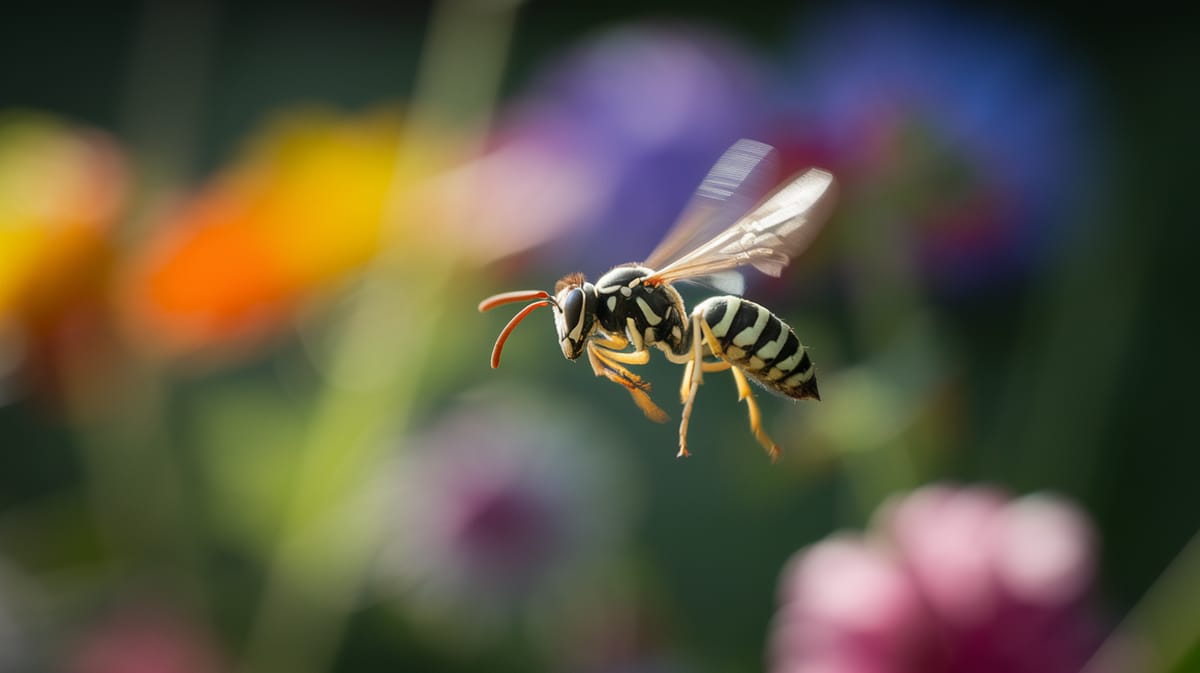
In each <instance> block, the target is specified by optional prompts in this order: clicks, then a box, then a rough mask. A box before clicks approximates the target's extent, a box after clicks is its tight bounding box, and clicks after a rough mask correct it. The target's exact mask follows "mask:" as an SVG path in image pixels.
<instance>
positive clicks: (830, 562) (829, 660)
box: [770, 486, 1101, 673]
mask: <svg viewBox="0 0 1200 673" xmlns="http://www.w3.org/2000/svg"><path fill="white" fill-rule="evenodd" d="M1093 564H1094V540H1093V532H1092V529H1091V526H1090V524H1089V523H1088V520H1087V518H1086V517H1085V516H1084V515H1083V514H1082V513H1081V512H1080V511H1079V510H1078V509H1076V508H1075V507H1074V506H1072V505H1071V504H1069V503H1067V502H1066V501H1064V500H1061V499H1059V498H1056V497H1054V496H1049V495H1032V496H1026V497H1023V498H1018V499H1016V500H1010V499H1009V498H1008V497H1007V496H1006V495H1005V494H1003V493H1002V492H999V491H996V490H991V489H986V488H952V487H946V486H935V487H928V488H924V489H921V490H919V491H916V492H914V493H912V494H909V495H907V496H903V497H900V498H897V499H895V500H894V501H892V502H890V503H889V504H887V505H886V506H884V507H883V508H882V509H881V511H880V512H879V513H878V515H877V516H876V520H875V521H874V523H873V525H872V528H871V530H870V531H869V532H868V533H866V534H863V535H858V534H852V533H841V534H838V535H835V536H834V537H832V538H830V539H827V540H825V541H823V542H820V543H818V544H816V545H814V546H812V547H810V548H808V549H806V550H804V551H802V552H800V553H799V554H797V556H796V557H795V558H794V559H793V560H792V561H791V562H790V563H789V565H788V567H787V568H786V569H785V570H784V573H783V577H782V581H781V602H782V605H781V607H780V609H779V612H778V613H777V615H776V618H775V623H774V626H773V633H772V642H771V650H770V657H771V670H772V671H773V673H817V672H820V673H908V672H913V673H918V672H919V673H1067V672H1075V671H1079V670H1081V669H1082V667H1083V665H1084V664H1085V663H1086V662H1087V660H1088V659H1089V657H1090V656H1091V655H1092V653H1093V652H1095V650H1096V648H1097V646H1098V645H1099V637H1100V635H1101V632H1100V629H1099V625H1098V623H1097V620H1096V619H1095V618H1094V616H1093V614H1092V613H1091V612H1090V611H1089V609H1088V608H1089V605H1088V593H1089V590H1090V587H1091V583H1092V578H1093V571H1094V567H1093Z"/></svg>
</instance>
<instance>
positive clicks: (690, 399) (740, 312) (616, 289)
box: [479, 139, 835, 460]
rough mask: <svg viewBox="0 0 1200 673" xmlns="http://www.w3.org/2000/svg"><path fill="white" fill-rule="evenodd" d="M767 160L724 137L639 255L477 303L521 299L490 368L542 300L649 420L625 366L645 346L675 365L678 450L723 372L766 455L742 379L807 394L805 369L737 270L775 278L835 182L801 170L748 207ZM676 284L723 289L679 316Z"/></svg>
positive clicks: (596, 367)
mask: <svg viewBox="0 0 1200 673" xmlns="http://www.w3.org/2000/svg"><path fill="white" fill-rule="evenodd" d="M773 160H774V152H773V150H772V148H771V147H770V146H769V145H766V144H764V143H760V142H758V141H754V140H746V139H743V140H739V141H738V142H737V143H735V144H734V145H733V146H732V147H730V148H729V149H728V150H727V151H726V152H725V154H723V155H722V156H721V158H720V159H719V160H718V161H717V163H716V164H715V165H714V166H713V167H712V169H711V170H710V171H709V172H708V175H707V176H706V177H705V178H704V180H703V181H702V182H701V183H700V187H699V189H697V190H696V194H695V195H694V196H693V197H692V201H691V203H690V204H689V205H688V207H687V208H686V209H685V210H684V212H683V215H682V216H681V217H680V218H679V220H678V221H677V222H676V223H675V224H674V225H673V226H672V228H671V229H670V231H669V232H668V233H667V235H666V237H665V238H664V239H663V241H662V242H661V243H659V245H658V247H657V248H655V250H654V252H652V253H650V256H649V257H647V258H646V260H645V261H644V262H641V263H633V264H623V265H620V266H617V267H615V268H613V269H612V270H611V271H609V272H608V273H605V274H604V275H603V276H601V277H600V278H599V279H598V280H596V282H595V283H589V282H588V281H587V279H586V278H585V277H584V275H583V274H582V273H573V274H569V275H567V276H564V277H563V278H561V279H560V280H559V281H558V282H557V283H556V284H555V286H554V294H553V295H551V294H550V293H549V292H546V291H544V290H521V291H516V292H505V293H502V294H497V295H494V296H492V297H488V298H487V299H484V300H483V301H482V302H480V304H479V310H480V311H488V310H490V309H493V308H495V307H497V306H501V305H503V304H509V303H513V302H524V301H530V302H532V303H530V304H529V305H528V306H526V307H525V308H523V309H522V310H521V311H520V312H519V313H517V315H516V316H514V317H513V319H512V320H511V321H509V323H508V324H507V325H506V326H505V327H504V329H503V330H502V331H501V332H500V336H499V337H498V338H497V339H496V345H495V346H494V347H493V349H492V367H493V368H496V367H499V366H500V352H501V350H502V349H503V348H504V343H505V341H506V340H507V339H508V337H509V335H510V334H511V333H512V331H513V329H514V328H516V326H517V324H519V323H520V322H521V321H522V320H524V319H525V317H526V316H528V315H529V314H530V313H532V312H533V311H534V310H536V309H538V308H540V307H542V306H549V307H551V308H552V309H553V312H554V322H555V326H556V327H557V329H558V341H559V345H560V346H561V347H562V352H563V355H564V356H566V358H567V359H568V360H576V359H578V358H579V356H580V355H582V354H583V353H584V352H586V353H587V356H588V362H590V363H591V365H592V370H593V371H594V372H595V374H596V376H603V377H604V378H607V379H608V380H610V381H613V382H614V383H617V384H619V385H621V386H623V387H624V388H626V389H627V390H628V391H629V393H630V394H631V395H632V396H633V401H634V402H635V403H636V404H637V405H638V407H639V408H640V409H641V410H642V411H643V412H644V413H645V414H646V416H647V417H648V418H650V419H652V420H655V421H658V422H664V421H666V420H667V415H666V413H664V412H663V410H662V409H661V408H659V407H658V405H656V404H655V403H654V401H653V400H651V399H650V395H649V390H650V384H649V383H648V382H646V381H643V380H642V378H641V377H639V376H638V375H637V374H634V373H633V372H631V371H629V369H628V367H629V366H633V365H644V364H646V363H647V362H649V360H650V346H656V347H657V348H658V349H659V350H661V351H662V352H663V354H665V355H666V357H667V359H668V360H670V361H671V362H674V363H676V364H682V365H684V366H685V367H684V372H683V382H682V384H681V385H680V389H679V394H680V399H681V400H682V402H683V417H682V420H681V421H680V424H679V453H678V455H679V456H680V457H682V456H687V455H689V452H688V448H687V430H688V420H689V419H690V418H691V414H692V407H693V405H694V404H695V401H696V393H697V391H698V390H699V388H700V383H701V380H702V377H703V375H704V374H707V373H712V372H721V371H725V370H729V372H730V373H731V374H732V375H733V379H734V381H735V382H736V384H737V391H738V399H739V400H745V402H746V406H747V407H748V410H749V414H750V429H751V430H752V431H753V432H754V436H755V438H756V439H757V440H758V442H759V443H760V444H762V446H763V448H765V449H766V450H767V453H768V455H770V456H771V459H772V460H774V459H776V458H777V457H778V456H779V446H778V445H777V444H776V443H775V442H774V441H773V440H772V439H771V438H770V437H769V436H767V433H766V432H765V431H764V430H763V428H762V422H761V417H760V413H759V409H758V404H757V403H756V402H755V400H754V395H753V393H752V392H751V390H750V385H749V383H748V381H747V377H749V378H750V379H752V380H754V381H755V382H756V383H759V384H761V385H762V386H763V387H764V388H766V389H767V390H770V391H773V392H776V393H780V394H782V395H785V396H787V397H791V398H793V399H798V400H799V399H816V400H819V399H820V395H819V393H818V392H817V377H816V371H815V369H814V368H813V363H812V360H811V359H810V358H809V355H808V351H807V349H806V348H805V347H804V346H803V345H802V344H801V343H800V340H799V339H797V338H796V334H795V332H793V331H792V328H791V327H788V325H787V324H786V323H785V322H783V321H782V320H780V319H779V317H777V316H776V315H774V314H773V313H771V311H770V310H768V309H766V308H764V307H762V306H760V305H758V304H756V303H754V302H752V301H749V300H747V299H742V298H741V297H740V296H739V295H741V294H742V291H743V289H744V287H745V281H744V279H743V278H742V276H741V274H740V273H738V271H737V269H738V268H739V267H743V266H752V267H754V268H755V269H758V270H759V271H761V272H763V273H765V274H767V275H770V276H779V275H780V273H782V271H783V269H784V267H786V266H787V265H788V263H789V262H791V260H792V258H793V257H794V256H796V255H797V254H799V253H800V252H801V251H802V250H803V249H804V248H806V247H807V246H808V244H809V243H810V242H811V241H812V239H813V237H814V235H815V234H816V232H817V230H818V229H819V227H820V225H821V224H822V223H823V222H824V220H825V219H826V217H827V216H828V214H829V210H830V208H831V204H832V202H833V195H834V192H835V187H834V179H833V175H831V174H830V173H829V172H827V171H824V170H821V169H818V168H810V169H808V170H807V171H805V172H803V173H801V174H799V175H798V176H796V177H795V178H794V179H792V180H790V181H788V182H786V183H785V184H784V185H783V186H782V187H780V188H779V189H778V190H776V191H775V192H774V193H772V194H771V195H770V196H768V197H767V198H766V199H765V200H763V201H762V202H761V203H759V204H758V205H757V206H754V207H753V208H750V207H748V206H749V205H750V202H749V198H750V196H751V195H752V194H753V193H754V192H756V191H757V190H756V187H760V186H762V185H763V180H764V179H765V177H766V175H767V174H768V173H769V172H770V170H769V168H770V166H771V164H772V163H773ZM730 222H732V224H730ZM678 281H694V282H699V283H702V284H707V285H710V286H712V287H715V288H717V289H718V290H720V291H723V292H726V293H727V294H726V295H723V296H717V297H711V298H709V299H706V300H704V301H702V302H700V303H699V304H697V305H696V307H695V308H693V309H692V311H691V313H688V311H687V309H686V308H685V307H684V303H683V298H682V297H681V296H680V294H679V292H678V290H676V289H675V288H674V287H672V286H671V284H672V283H674V282H678Z"/></svg>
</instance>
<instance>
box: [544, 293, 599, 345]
mask: <svg viewBox="0 0 1200 673" xmlns="http://www.w3.org/2000/svg"><path fill="white" fill-rule="evenodd" d="M554 289H555V293H556V294H555V297H554V301H555V304H556V305H557V306H558V310H557V311H555V313H554V324H555V327H557V328H558V345H559V346H560V347H561V348H562V352H563V356H564V357H566V358H567V359H568V360H574V359H576V358H578V357H579V356H580V355H582V354H583V348H584V344H585V343H586V342H587V338H588V337H589V336H591V335H592V332H594V331H595V329H596V288H595V286H593V285H592V284H591V283H588V282H586V281H584V279H583V275H582V274H575V275H571V276H567V277H566V278H563V279H562V280H560V281H558V284H557V285H555V288H554Z"/></svg>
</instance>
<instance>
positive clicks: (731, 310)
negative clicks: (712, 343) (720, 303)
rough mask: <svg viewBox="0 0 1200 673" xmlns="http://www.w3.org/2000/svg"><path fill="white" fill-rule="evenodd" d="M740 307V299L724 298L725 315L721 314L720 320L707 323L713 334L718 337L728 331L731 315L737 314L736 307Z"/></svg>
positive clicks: (731, 320) (731, 319)
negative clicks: (715, 322) (710, 323)
mask: <svg viewBox="0 0 1200 673" xmlns="http://www.w3.org/2000/svg"><path fill="white" fill-rule="evenodd" d="M741 307H742V300H741V299H738V298H737V297H728V298H726V299H725V315H723V316H721V322H719V323H717V324H715V325H709V327H711V328H712V331H713V336H715V337H717V338H718V339H720V338H722V337H724V336H725V335H726V334H727V333H728V332H729V326H730V325H732V324H733V316H735V315H737V312H738V309H740V308H741Z"/></svg>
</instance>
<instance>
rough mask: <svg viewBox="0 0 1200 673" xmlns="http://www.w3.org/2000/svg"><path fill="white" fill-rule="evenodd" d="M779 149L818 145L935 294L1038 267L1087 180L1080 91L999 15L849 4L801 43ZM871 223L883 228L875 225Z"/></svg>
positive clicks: (1061, 59)
mask: <svg viewBox="0 0 1200 673" xmlns="http://www.w3.org/2000/svg"><path fill="white" fill-rule="evenodd" d="M796 45H797V47H796V49H795V51H794V54H793V57H792V59H791V61H790V67H789V68H788V69H787V70H786V71H785V74H784V77H785V78H786V80H787V83H786V86H785V90H786V91H788V92H789V93H788V96H787V98H788V100H787V101H786V103H787V105H788V106H789V107H790V110H791V112H790V114H789V117H788V119H787V124H786V125H787V129H786V130H785V131H784V135H785V137H787V138H788V140H787V142H791V143H796V144H800V145H802V146H806V147H814V146H816V147H819V148H821V150H820V152H821V153H824V154H825V155H826V157H827V159H828V161H829V162H830V163H832V164H834V166H833V168H834V169H835V170H836V172H838V173H839V177H840V178H842V180H843V182H844V183H845V184H846V186H847V189H846V190H845V192H846V197H845V199H844V202H845V203H846V208H847V209H857V211H856V212H860V213H863V212H872V213H885V214H886V215H884V216H883V217H884V218H885V219H890V220H891V221H885V222H882V223H879V224H883V225H884V226H891V225H898V226H905V227H907V229H908V231H909V233H910V234H911V245H912V247H913V250H912V252H913V254H914V255H916V258H917V259H918V260H919V261H920V262H921V266H922V268H923V270H924V271H925V273H926V274H928V276H929V277H930V278H931V279H932V280H933V281H935V282H936V283H939V284H940V287H942V288H943V289H951V290H954V289H962V288H971V287H978V286H980V285H982V284H986V283H987V282H990V281H993V280H997V279H1001V278H1004V277H1011V276H1012V275H1014V274H1018V273H1020V272H1023V271H1025V270H1028V269H1029V268H1030V267H1031V266H1033V265H1035V264H1036V263H1038V262H1040V261H1042V260H1043V259H1044V258H1045V256H1046V255H1047V254H1048V253H1051V252H1052V251H1053V250H1054V249H1055V248H1056V247H1057V246H1058V245H1060V244H1061V242H1062V241H1063V238H1064V233H1065V231H1066V229H1067V221H1068V220H1069V219H1070V216H1071V214H1072V212H1073V211H1072V209H1073V208H1075V207H1077V206H1078V205H1079V202H1080V201H1079V200H1080V197H1081V196H1082V192H1083V188H1084V187H1085V185H1086V181H1087V180H1090V179H1094V178H1095V177H1096V176H1095V175H1094V174H1091V173H1090V172H1089V170H1088V167H1089V165H1090V164H1091V162H1090V157H1089V156H1088V154H1089V152H1091V151H1092V150H1093V146H1092V145H1089V143H1088V141H1089V132H1090V130H1091V127H1092V124H1091V122H1092V120H1091V119H1089V117H1088V111H1089V110H1090V109H1092V108H1094V106H1091V105H1089V101H1088V95H1087V94H1088V89H1087V86H1086V83H1085V82H1084V81H1083V78H1082V76H1081V72H1080V70H1079V69H1078V68H1077V67H1076V66H1075V65H1074V64H1072V63H1071V62H1070V60H1069V59H1068V58H1066V57H1065V55H1064V54H1063V52H1062V49H1061V48H1059V47H1057V46H1056V45H1055V44H1054V43H1053V42H1052V41H1050V40H1049V39H1047V38H1045V36H1043V35H1040V34H1037V33H1036V32H1034V31H1031V30H1028V29H1026V28H1025V27H1024V26H1019V25H1016V24H1014V23H1012V22H1006V21H1003V20H998V19H997V17H991V16H982V15H972V14H965V13H964V14H958V13H953V12H952V11H949V10H946V11H936V10H933V9H924V10H918V9H912V8H907V9H904V8H891V7H889V8H858V9H854V10H848V11H840V12H836V13H833V14H831V15H828V16H826V17H824V18H823V19H821V20H819V21H817V22H816V23H814V24H812V26H811V28H810V29H809V30H805V31H802V32H801V34H799V35H797V37H796ZM874 219H876V220H878V219H880V218H879V217H878V216H877V215H876V216H874Z"/></svg>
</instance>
